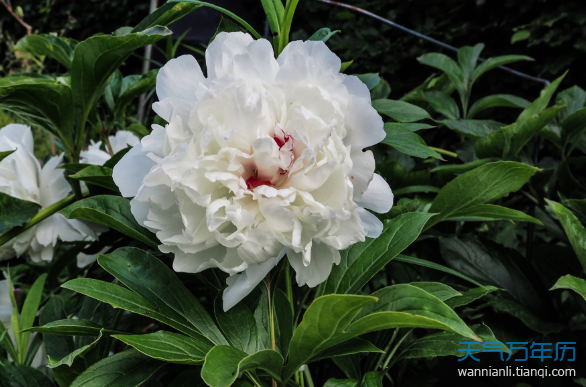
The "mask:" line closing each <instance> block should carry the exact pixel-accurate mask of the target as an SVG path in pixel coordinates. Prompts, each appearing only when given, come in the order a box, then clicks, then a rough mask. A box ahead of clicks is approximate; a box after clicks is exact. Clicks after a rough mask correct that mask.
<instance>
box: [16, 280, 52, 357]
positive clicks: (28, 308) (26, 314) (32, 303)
mask: <svg viewBox="0 0 586 387" xmlns="http://www.w3.org/2000/svg"><path fill="white" fill-rule="evenodd" d="M46 279H47V274H46V273H44V274H41V275H40V276H39V278H37V279H36V281H35V283H34V284H33V286H31V288H30V290H29V291H28V293H27V295H26V298H25V300H24V305H23V306H22V311H21V312H20V320H19V322H18V326H19V328H20V331H21V333H17V335H18V336H20V340H18V339H17V341H16V342H17V343H18V344H19V348H18V351H19V352H18V354H19V356H20V357H21V362H22V361H24V357H25V354H26V350H27V348H28V342H29V338H30V336H31V334H30V332H22V331H24V330H25V329H28V328H30V327H32V326H33V323H34V322H35V317H36V316H37V312H38V311H39V305H40V304H41V298H42V297H43V289H44V287H45V280H46Z"/></svg>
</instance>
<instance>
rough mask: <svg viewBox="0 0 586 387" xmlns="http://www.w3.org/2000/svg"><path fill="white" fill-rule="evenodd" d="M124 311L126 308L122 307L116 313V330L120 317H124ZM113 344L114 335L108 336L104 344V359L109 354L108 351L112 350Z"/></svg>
mask: <svg viewBox="0 0 586 387" xmlns="http://www.w3.org/2000/svg"><path fill="white" fill-rule="evenodd" d="M123 313H124V309H120V310H119V311H118V313H116V318H115V319H114V324H112V330H113V331H115V330H116V328H117V327H118V323H119V322H120V318H121V317H122V314H123ZM111 345H112V336H108V338H107V339H106V343H105V345H104V351H103V352H102V357H101V358H102V359H103V358H105V357H106V356H108V353H109V352H110V346H111Z"/></svg>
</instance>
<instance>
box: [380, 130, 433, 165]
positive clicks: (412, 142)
mask: <svg viewBox="0 0 586 387" xmlns="http://www.w3.org/2000/svg"><path fill="white" fill-rule="evenodd" d="M385 132H386V134H387V136H386V137H385V139H384V140H382V143H383V144H387V145H390V146H392V147H393V148H395V149H396V150H398V151H399V152H401V153H405V154H408V155H410V156H415V157H421V158H424V159H426V158H428V157H435V158H436V159H439V160H443V158H442V156H441V155H440V154H439V153H437V152H436V151H434V150H432V149H431V148H430V147H428V146H427V144H426V143H425V141H423V139H422V138H421V137H419V136H418V135H417V134H416V133H414V132H412V131H410V130H409V129H405V128H402V127H400V126H389V125H388V124H385Z"/></svg>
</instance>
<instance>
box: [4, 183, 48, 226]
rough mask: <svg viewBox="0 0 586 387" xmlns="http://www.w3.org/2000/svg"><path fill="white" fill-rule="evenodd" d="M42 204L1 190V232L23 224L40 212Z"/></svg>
mask: <svg viewBox="0 0 586 387" xmlns="http://www.w3.org/2000/svg"><path fill="white" fill-rule="evenodd" d="M40 209H41V206H40V205H39V204H37V203H34V202H29V201H27V200H21V199H18V198H15V197H13V196H10V195H7V194H5V193H2V192H0V212H1V213H2V216H0V234H1V233H3V232H4V231H6V230H8V229H9V228H11V227H16V226H21V225H23V224H25V223H26V222H28V221H29V220H31V219H32V217H33V216H35V215H36V214H37V212H39V210H40Z"/></svg>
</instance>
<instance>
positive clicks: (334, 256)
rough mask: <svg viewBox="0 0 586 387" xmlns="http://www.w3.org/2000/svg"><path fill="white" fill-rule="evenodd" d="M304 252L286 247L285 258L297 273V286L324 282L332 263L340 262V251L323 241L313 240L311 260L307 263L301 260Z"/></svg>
mask: <svg viewBox="0 0 586 387" xmlns="http://www.w3.org/2000/svg"><path fill="white" fill-rule="evenodd" d="M303 255H304V253H296V252H294V251H292V250H290V249H287V258H288V259H289V262H290V263H291V267H293V269H294V270H295V272H296V273H297V275H296V276H295V279H296V280H297V284H298V285H299V286H303V285H307V286H309V287H310V288H313V287H315V286H317V285H319V284H321V283H322V282H324V281H325V280H326V279H327V278H328V276H329V275H330V273H331V271H332V265H333V264H334V263H335V264H339V263H340V252H339V251H338V250H336V249H335V248H333V247H331V246H328V245H326V244H325V243H318V242H314V243H313V244H312V246H311V261H310V263H309V265H307V266H306V265H305V264H304V262H303V260H304V259H303Z"/></svg>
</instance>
